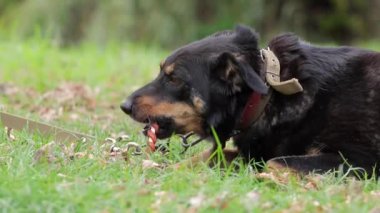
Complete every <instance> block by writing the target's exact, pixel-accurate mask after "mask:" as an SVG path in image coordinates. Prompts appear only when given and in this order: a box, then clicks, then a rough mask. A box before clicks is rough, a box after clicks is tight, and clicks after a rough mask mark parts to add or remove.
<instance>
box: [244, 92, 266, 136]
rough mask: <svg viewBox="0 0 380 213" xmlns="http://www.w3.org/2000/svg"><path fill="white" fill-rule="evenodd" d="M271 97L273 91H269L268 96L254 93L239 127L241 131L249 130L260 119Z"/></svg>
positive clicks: (245, 108)
mask: <svg viewBox="0 0 380 213" xmlns="http://www.w3.org/2000/svg"><path fill="white" fill-rule="evenodd" d="M271 95H272V91H271V89H269V92H268V94H267V95H260V94H259V93H257V92H255V91H252V93H251V95H250V96H249V98H248V101H247V103H246V104H245V107H244V109H243V113H242V115H241V118H240V123H239V125H238V128H239V129H240V130H244V129H247V128H248V127H249V126H250V125H251V124H253V123H254V122H256V121H257V119H259V118H260V116H261V115H262V114H263V112H264V110H265V107H266V105H267V104H268V102H269V99H270V97H271Z"/></svg>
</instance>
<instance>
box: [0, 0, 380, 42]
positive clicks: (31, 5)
mask: <svg viewBox="0 0 380 213" xmlns="http://www.w3.org/2000/svg"><path fill="white" fill-rule="evenodd" d="M379 10H380V0H367V1H362V0H319V1H313V0H289V1H283V0H235V1H230V0H194V1H178V0H163V1H139V0H108V1H102V0H64V1H62V0H0V32H3V33H4V32H8V33H10V34H12V33H13V35H17V36H19V37H21V38H27V37H30V36H35V34H36V33H38V34H39V36H43V37H50V38H52V39H54V41H55V42H57V43H58V44H60V45H63V46H67V45H71V44H76V43H78V42H81V41H83V40H92V41H97V42H99V43H105V42H107V41H110V40H119V41H122V40H132V41H142V42H147V43H156V44H160V45H162V46H165V47H173V46H178V45H179V44H183V43H185V42H189V41H191V40H194V39H198V38H200V37H203V36H205V35H208V34H210V33H213V32H215V31H218V30H222V29H231V28H232V27H233V26H234V25H235V24H237V23H244V24H247V25H250V26H254V27H255V28H256V29H257V31H259V32H260V33H261V35H263V37H271V36H273V35H275V34H278V33H280V32H283V31H293V32H296V33H297V34H300V35H302V36H304V37H306V39H311V40H313V41H334V42H338V43H347V42H351V41H353V40H355V39H369V38H376V37H377V36H379V34H380V24H379V23H380V19H379V16H378V11H379Z"/></svg>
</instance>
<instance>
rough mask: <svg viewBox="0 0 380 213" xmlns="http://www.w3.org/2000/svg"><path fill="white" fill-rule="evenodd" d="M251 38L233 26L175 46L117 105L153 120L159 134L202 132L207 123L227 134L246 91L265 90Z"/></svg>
mask: <svg viewBox="0 0 380 213" xmlns="http://www.w3.org/2000/svg"><path fill="white" fill-rule="evenodd" d="M257 39H258V38H257V34H256V33H255V32H253V31H252V30H251V29H250V28H248V27H244V26H238V27H236V29H235V30H234V31H223V32H219V33H216V34H214V35H211V36H209V37H206V38H204V39H202V40H199V41H196V42H193V43H190V44H188V45H186V46H183V47H181V48H179V49H177V50H176V51H174V52H173V53H172V54H171V55H170V56H169V57H167V58H166V59H165V60H164V61H163V62H162V63H161V64H160V72H159V74H158V76H157V78H156V79H154V80H153V81H152V82H150V83H149V84H147V85H145V86H144V87H142V88H140V89H139V90H137V91H135V92H134V93H133V94H132V95H130V96H129V97H128V98H127V100H126V101H125V102H124V103H123V104H122V105H121V109H122V110H123V111H124V112H125V113H127V114H128V115H130V116H131V117H132V118H133V119H135V120H136V121H139V122H143V123H148V122H154V123H157V124H158V126H159V130H158V132H157V136H158V138H161V139H162V138H166V137H169V136H171V135H172V134H173V133H178V134H184V133H188V132H194V133H196V134H198V135H201V136H208V135H209V134H210V131H209V129H210V126H213V127H215V128H216V129H217V130H218V129H220V130H221V131H223V132H222V134H229V132H228V131H231V130H232V128H233V126H234V125H235V120H237V119H238V118H236V116H237V113H239V110H240V108H242V107H244V105H245V101H246V99H245V98H246V97H247V96H248V94H250V92H251V91H252V90H255V91H256V92H259V93H266V92H267V87H266V85H265V84H264V82H263V80H262V77H261V76H260V74H259V69H260V62H259V61H260V60H261V59H260V56H259V50H258V47H257V46H258V44H257V42H258V41H257ZM224 131H225V132H224ZM218 133H219V132H218Z"/></svg>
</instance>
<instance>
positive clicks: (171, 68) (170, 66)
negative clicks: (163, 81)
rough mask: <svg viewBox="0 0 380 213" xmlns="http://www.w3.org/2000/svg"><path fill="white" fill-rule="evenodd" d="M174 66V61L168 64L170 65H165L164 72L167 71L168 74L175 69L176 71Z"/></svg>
mask: <svg viewBox="0 0 380 213" xmlns="http://www.w3.org/2000/svg"><path fill="white" fill-rule="evenodd" d="M174 66H175V64H174V63H172V64H170V65H168V66H165V67H164V72H165V74H167V75H170V74H172V73H173V71H174Z"/></svg>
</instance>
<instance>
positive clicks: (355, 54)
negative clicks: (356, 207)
mask: <svg viewBox="0 0 380 213" xmlns="http://www.w3.org/2000/svg"><path fill="white" fill-rule="evenodd" d="M263 53H265V54H263ZM271 54H272V56H270V55H271ZM268 60H269V61H268ZM276 66H277V70H276ZM273 67H274V71H273V70H271V69H272V68H273ZM273 72H278V73H277V74H276V73H273ZM268 76H269V77H268ZM270 76H272V77H270ZM271 78H272V79H271ZM273 78H277V82H274V83H273V80H276V79H273ZM270 81H272V83H270ZM121 109H122V110H123V111H124V112H125V113H126V114H128V115H129V116H131V117H132V118H133V119H134V120H136V121H138V122H142V123H149V122H154V123H156V124H157V125H158V126H159V130H158V132H157V137H158V138H160V139H163V138H167V137H170V136H171V135H172V134H186V133H189V132H194V133H196V134H197V135H199V136H200V137H204V138H209V139H210V141H214V144H216V143H215V140H214V137H213V136H212V135H213V134H212V130H215V132H216V133H217V136H218V139H219V141H220V144H221V146H222V148H224V146H225V144H226V141H227V140H229V139H230V138H232V139H233V141H234V145H235V146H236V148H237V149H236V150H235V151H232V150H225V153H226V154H227V155H228V156H229V158H231V159H233V158H234V157H236V156H242V157H243V159H244V161H245V162H247V163H250V162H253V161H264V162H266V163H267V165H268V166H269V167H270V168H275V169H282V168H284V169H291V170H293V171H296V172H298V173H301V174H305V173H310V172H317V173H325V172H327V171H336V170H341V169H342V168H344V169H345V170H349V168H352V167H354V168H361V170H360V171H364V173H365V174H368V175H374V174H376V175H378V174H379V166H380V53H378V52H374V51H370V50H365V49H359V48H355V47H347V46H344V47H320V46H315V45H312V44H309V43H307V42H305V41H303V40H301V39H300V38H299V37H298V36H297V35H295V34H292V33H286V34H282V35H279V36H277V37H275V38H273V39H272V40H271V41H270V42H269V44H268V48H266V49H261V50H260V49H259V47H258V34H257V33H256V32H255V31H254V30H253V29H251V28H249V27H247V26H243V25H238V26H237V27H236V28H235V29H233V30H226V31H221V32H217V33H215V34H213V35H211V36H208V37H206V38H203V39H201V40H198V41H195V42H193V43H190V44H188V45H185V46H183V47H180V48H179V49H177V50H175V51H174V52H173V53H172V54H171V55H170V56H169V57H167V58H166V59H165V60H164V61H163V62H161V64H160V72H159V74H158V77H157V78H156V79H154V80H153V81H152V82H150V83H148V84H147V85H145V86H144V87H142V88H140V89H138V90H137V91H135V92H134V93H133V94H131V95H130V96H129V97H128V98H127V99H126V101H125V102H124V103H122V104H121ZM216 147H217V146H216V145H214V146H213V149H211V150H208V151H206V152H205V153H202V154H201V156H200V157H197V159H207V158H208V157H209V156H210V153H212V152H213V151H214V150H215V149H216Z"/></svg>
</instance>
